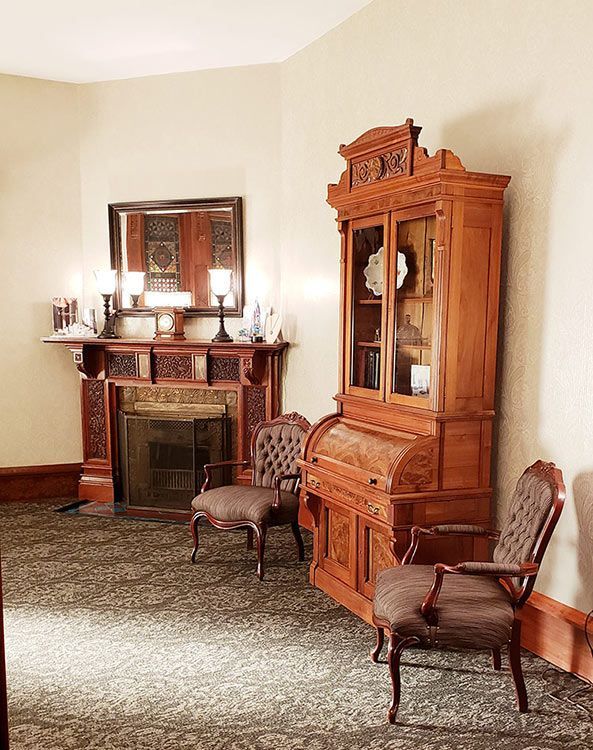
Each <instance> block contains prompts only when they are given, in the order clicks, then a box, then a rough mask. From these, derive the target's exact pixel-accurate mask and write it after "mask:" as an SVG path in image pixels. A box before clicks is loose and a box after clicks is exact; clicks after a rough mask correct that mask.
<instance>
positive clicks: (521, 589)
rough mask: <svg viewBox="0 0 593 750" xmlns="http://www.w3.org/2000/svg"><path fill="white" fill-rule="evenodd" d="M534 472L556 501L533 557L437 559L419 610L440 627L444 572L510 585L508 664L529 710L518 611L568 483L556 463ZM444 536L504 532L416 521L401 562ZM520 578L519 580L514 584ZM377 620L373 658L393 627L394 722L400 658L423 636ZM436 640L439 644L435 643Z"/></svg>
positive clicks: (495, 656)
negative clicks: (513, 561)
mask: <svg viewBox="0 0 593 750" xmlns="http://www.w3.org/2000/svg"><path fill="white" fill-rule="evenodd" d="M527 473H531V474H535V475H536V476H538V477H539V478H541V479H543V480H544V481H546V482H548V483H549V484H550V486H551V488H552V504H551V506H550V510H549V512H548V515H547V517H546V518H545V520H544V522H543V523H542V526H541V528H540V530H539V533H538V535H537V538H536V541H535V544H534V545H533V548H532V551H531V555H530V556H529V560H527V561H525V562H524V563H522V564H520V565H505V564H502V563H495V562H490V563H487V562H476V563H474V562H462V563H459V564H458V565H453V566H451V565H445V564H444V563H437V564H436V565H435V566H434V579H433V583H432V586H431V587H430V589H429V590H428V592H427V593H426V595H425V597H424V599H423V601H422V604H421V606H420V612H421V614H422V616H423V617H424V619H425V621H426V624H427V625H428V626H429V627H430V628H433V627H434V628H436V627H437V626H438V606H437V605H438V598H439V594H440V591H441V587H442V585H443V579H444V577H445V575H472V576H476V575H479V576H489V577H494V578H496V579H498V580H499V581H501V582H502V583H503V584H504V586H505V587H506V588H507V589H508V591H509V593H510V595H511V604H512V606H513V612H514V615H515V617H514V621H513V625H512V629H511V635H510V638H509V641H508V644H507V646H508V652H509V663H510V667H511V673H512V676H513V682H514V685H515V694H516V702H517V707H518V709H519V711H520V712H521V713H526V712H527V711H528V700H527V689H526V687H525V680H524V678H523V670H522V668H521V618H520V611H521V609H522V607H523V606H524V604H525V602H526V601H527V600H528V599H529V596H530V595H531V592H532V591H533V587H534V585H535V580H536V577H537V573H538V571H539V566H540V563H541V561H542V558H543V556H544V553H545V551H546V548H547V546H548V543H549V541H550V539H551V537H552V533H553V532H554V529H555V528H556V524H557V523H558V519H559V518H560V514H561V512H562V508H563V506H564V501H565V499H566V487H565V486H564V481H563V478H562V472H561V471H560V469H558V468H556V466H555V464H553V463H546V462H544V461H541V460H540V461H536V462H535V463H534V464H533V465H532V466H530V467H529V468H527V469H526V470H525V472H524V474H527ZM444 535H455V536H482V537H486V538H488V539H493V540H497V539H498V538H499V536H500V532H499V531H495V530H491V529H485V528H482V527H480V526H463V525H458V526H457V525H456V526H433V527H430V528H422V527H420V526H414V527H413V528H412V530H411V541H410V546H409V547H408V550H407V551H406V553H405V555H404V557H403V558H402V563H401V564H402V565H411V564H412V563H413V561H414V556H415V554H416V551H417V549H418V544H419V541H420V537H421V536H428V537H438V536H444ZM516 579H519V581H520V582H519V584H518V585H517V584H516V583H515V581H516ZM373 624H374V626H375V628H376V638H377V640H376V645H375V647H374V648H373V649H372V650H371V652H370V656H371V661H373V662H374V663H377V662H378V661H379V656H380V654H381V650H382V648H383V643H384V640H385V632H386V631H388V632H389V645H388V654H387V663H388V665H389V673H390V677H391V687H392V701H391V705H390V706H389V710H388V712H387V719H388V721H389V723H390V724H395V720H396V716H397V711H398V708H399V703H400V698H401V680H400V661H401V655H402V653H403V651H404V650H405V649H406V648H408V647H409V646H415V645H419V644H420V639H419V638H416V637H415V636H409V637H405V638H404V637H402V636H400V635H399V634H398V633H397V631H395V630H392V629H391V624H390V623H389V622H388V621H386V620H381V619H379V618H376V617H375V616H374V615H373ZM434 645H436V643H435V644H434ZM492 665H493V668H494V669H495V670H497V671H498V670H500V669H501V651H500V648H495V649H492Z"/></svg>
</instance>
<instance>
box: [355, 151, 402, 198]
mask: <svg viewBox="0 0 593 750" xmlns="http://www.w3.org/2000/svg"><path fill="white" fill-rule="evenodd" d="M407 161H408V149H407V148H406V147H403V148H398V149H394V150H393V151H386V152H385V153H384V154H380V155H379V156H372V157H370V158H369V159H363V160H362V161H358V162H354V163H353V164H352V187H353V188H354V187H359V186H360V185H367V184H368V183H370V182H377V181H378V180H387V179H389V178H390V177H396V176H397V175H399V174H405V173H406V170H407Z"/></svg>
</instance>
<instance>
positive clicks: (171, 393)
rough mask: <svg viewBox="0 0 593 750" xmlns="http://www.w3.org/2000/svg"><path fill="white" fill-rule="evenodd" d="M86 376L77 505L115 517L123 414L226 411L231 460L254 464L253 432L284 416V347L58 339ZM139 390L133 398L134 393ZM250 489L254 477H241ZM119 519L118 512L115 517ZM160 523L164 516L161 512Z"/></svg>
mask: <svg viewBox="0 0 593 750" xmlns="http://www.w3.org/2000/svg"><path fill="white" fill-rule="evenodd" d="M43 341H44V342H45V343H50V344H54V345H55V344H59V345H61V346H65V347H66V348H68V349H69V350H70V352H71V353H72V357H73V360H74V364H75V366H76V367H77V369H78V371H79V372H80V374H81V394H80V402H81V412H82V443H83V463H82V472H81V476H80V480H79V485H78V488H79V489H78V497H79V500H87V501H91V502H95V503H101V504H103V505H104V507H103V508H102V514H104V513H105V512H107V511H108V508H112V509H114V507H115V504H117V503H119V501H120V500H121V480H120V470H119V445H118V431H117V411H118V409H119V408H120V407H121V405H122V403H125V402H126V399H127V401H128V403H129V399H130V398H131V397H132V393H133V397H134V398H136V399H138V400H139V401H143V402H153V403H156V404H158V403H166V402H169V403H175V404H179V407H180V409H181V410H183V405H184V404H186V405H188V406H189V408H188V409H187V411H188V413H189V412H190V411H191V405H192V404H198V403H202V404H208V403H210V404H225V405H226V409H227V413H228V414H229V415H230V416H231V417H232V418H233V421H232V449H233V458H234V459H237V460H245V459H248V458H249V452H250V441H251V435H252V433H253V429H254V427H255V426H256V425H257V424H258V422H260V421H262V420H264V419H273V418H274V417H276V416H278V414H279V413H280V410H281V378H282V360H283V353H284V351H285V349H286V348H287V346H288V344H287V343H286V342H281V343H277V344H251V343H217V344H214V343H212V342H208V341H190V340H187V341H170V342H168V341H152V340H147V339H98V338H91V339H88V338H86V339H85V338H80V339H76V338H57V337H49V338H45V339H43ZM132 388H133V389H134V391H133V392H132V390H131V389H132ZM237 481H238V482H249V481H250V472H249V471H243V472H241V473H239V474H238V475H237ZM113 512H115V510H114V511H113ZM154 514H155V515H156V516H159V515H160V512H159V511H155V512H154Z"/></svg>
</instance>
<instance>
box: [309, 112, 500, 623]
mask: <svg viewBox="0 0 593 750" xmlns="http://www.w3.org/2000/svg"><path fill="white" fill-rule="evenodd" d="M419 132H420V128H419V127H417V126H415V125H414V123H413V121H412V120H408V121H407V122H406V123H405V124H404V125H401V126H399V127H385V128H375V129H374V130H370V131H368V132H367V133H364V134H363V135H362V136H360V138H358V139H357V140H355V141H354V142H353V143H351V144H349V145H348V146H342V147H341V148H340V154H341V155H342V156H343V157H344V158H345V160H346V170H345V171H344V172H343V174H342V176H341V178H340V181H339V183H338V184H337V185H330V186H329V189H328V202H329V203H330V204H331V205H332V206H333V207H334V208H335V209H336V210H337V213H338V215H337V221H338V229H339V232H340V236H341V257H340V261H341V316H340V337H341V354H340V375H339V393H338V394H337V395H336V397H335V398H336V401H337V410H336V413H334V414H329V415H328V416H326V417H324V418H322V419H321V420H319V421H318V422H317V423H316V424H315V425H314V426H313V428H312V429H311V431H310V433H309V435H308V437H307V440H306V443H305V446H304V451H303V458H302V460H301V466H302V469H303V482H302V490H301V503H302V510H301V518H302V520H303V521H304V522H307V523H309V524H310V525H311V526H312V528H313V531H314V556H313V562H312V564H311V572H310V579H311V582H312V583H313V584H314V585H315V586H318V587H319V588H321V589H323V590H324V591H325V592H327V593H328V594H330V595H331V596H332V597H333V598H335V599H336V600H338V601H339V602H342V603H343V604H345V605H346V606H347V607H348V608H349V609H351V610H352V611H354V612H356V613H357V614H359V615H360V616H362V617H364V618H365V619H367V620H370V616H371V607H372V604H371V602H372V596H373V591H374V581H375V577H376V574H377V572H378V571H379V570H381V569H383V568H385V567H388V566H392V565H396V564H398V563H399V561H400V560H401V558H402V556H403V554H404V552H405V550H406V548H407V546H408V543H409V540H410V529H411V527H412V526H414V525H432V524H438V523H459V522H464V523H475V524H489V523H490V520H491V496H492V489H491V486H490V472H491V448H492V422H493V418H494V394H495V376H496V341H497V329H498V308H499V283H500V263H501V232H502V209H503V193H504V190H505V187H506V186H507V184H508V182H509V179H510V178H509V177H506V176H502V175H493V174H483V173H478V172H468V171H466V169H465V168H464V167H463V165H462V163H461V161H460V160H459V158H458V157H457V156H456V155H455V154H453V153H452V152H451V151H447V150H440V151H437V152H436V153H435V154H434V156H429V155H428V153H427V151H426V149H424V148H421V147H419V146H418V143H417V141H418V134H419ZM485 544H486V543H485V542H484V541H483V540H477V541H476V540H474V539H468V538H459V537H456V538H448V539H442V540H435V542H434V543H432V544H431V545H430V548H431V554H432V557H431V558H427V557H426V556H424V557H423V554H424V553H423V550H422V548H420V550H419V554H418V556H417V560H418V561H419V562H422V561H424V562H435V561H437V560H439V561H443V562H454V561H458V560H460V559H462V558H464V559H480V557H483V556H485V554H486V553H487V549H486V547H485Z"/></svg>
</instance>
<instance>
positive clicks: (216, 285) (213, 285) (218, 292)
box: [208, 268, 233, 343]
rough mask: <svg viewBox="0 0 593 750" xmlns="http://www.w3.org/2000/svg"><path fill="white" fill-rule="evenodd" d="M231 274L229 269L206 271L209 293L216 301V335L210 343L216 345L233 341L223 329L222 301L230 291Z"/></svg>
mask: <svg viewBox="0 0 593 750" xmlns="http://www.w3.org/2000/svg"><path fill="white" fill-rule="evenodd" d="M232 273H233V272H232V271H231V269H230V268H209V269H208V274H209V276H210V291H211V292H212V294H213V295H214V296H215V297H216V299H217V300H218V321H219V326H218V333H217V334H216V336H215V337H214V338H213V339H212V341H214V342H217V343H218V342H220V341H232V340H233V339H232V338H231V337H230V336H229V334H228V333H227V331H226V329H225V327H224V300H225V297H226V296H227V294H228V293H229V292H230V291H231V276H232Z"/></svg>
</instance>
